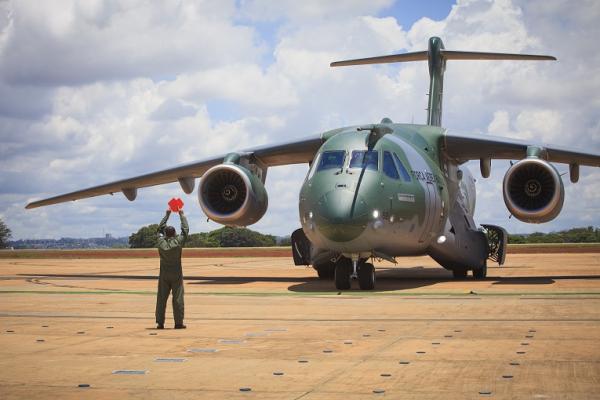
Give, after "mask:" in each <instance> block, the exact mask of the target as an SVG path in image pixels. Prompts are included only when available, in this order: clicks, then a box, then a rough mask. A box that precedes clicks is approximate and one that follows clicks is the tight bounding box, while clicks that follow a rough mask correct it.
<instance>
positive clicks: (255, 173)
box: [26, 37, 600, 290]
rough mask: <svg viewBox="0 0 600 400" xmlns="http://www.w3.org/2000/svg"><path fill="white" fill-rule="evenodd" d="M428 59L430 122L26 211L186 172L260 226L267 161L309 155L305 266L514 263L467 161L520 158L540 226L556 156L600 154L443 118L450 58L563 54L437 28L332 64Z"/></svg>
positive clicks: (359, 130)
mask: <svg viewBox="0 0 600 400" xmlns="http://www.w3.org/2000/svg"><path fill="white" fill-rule="evenodd" d="M425 60H427V61H428V64H429V76H430V85H429V104H428V108H427V124H426V125H416V124H396V123H393V122H392V121H391V120H390V119H389V118H383V119H382V120H381V122H380V123H375V124H367V125H359V126H349V127H344V128H338V129H334V130H331V131H328V132H324V133H321V134H319V135H316V136H313V137H308V138H305V139H302V140H295V141H289V142H286V143H281V144H276V145H271V146H263V147H258V148H254V149H250V150H244V151H236V152H232V153H229V154H227V155H220V156H218V157H214V158H209V159H205V160H201V161H198V162H194V163H190V164H186V165H181V166H178V167H174V168H171V169H167V170H163V171H158V172H153V173H149V174H146V175H142V176H137V177H133V178H129V179H123V180H120V181H116V182H112V183H108V184H104V185H100V186H95V187H91V188H88V189H83V190H79V191H76V192H72V193H67V194H63V195H60V196H56V197H51V198H48V199H45V200H40V201H35V202H32V203H30V204H28V205H27V207H26V208H35V207H40V206H46V205H49V204H55V203H61V202H66V201H69V200H78V199H83V198H88V197H93V196H99V195H103V194H113V193H116V192H122V193H123V194H124V195H125V197H126V198H127V199H128V200H131V201H133V200H135V198H136V196H137V190H138V189H139V188H143V187H147V186H154V185H159V184H164V183H169V182H176V181H178V182H179V183H180V185H181V188H182V189H183V191H184V192H185V193H188V194H190V193H192V192H193V190H194V186H195V180H196V178H201V179H200V181H199V184H198V200H199V202H200V206H201V208H202V210H203V211H204V212H205V213H206V215H207V216H208V218H210V219H211V220H213V221H215V222H218V223H220V224H224V225H233V226H247V225H251V224H254V223H255V222H257V221H258V220H260V219H261V217H262V216H263V215H264V214H265V211H266V210H267V204H268V200H267V193H266V191H265V187H264V182H265V178H266V175H267V169H268V168H269V167H275V166H279V165H287V164H299V163H308V164H309V165H310V168H309V171H308V174H307V176H306V179H305V180H304V183H303V184H302V188H301V191H300V199H299V211H300V223H301V225H302V228H301V229H298V230H296V231H295V232H294V233H293V234H292V249H293V250H292V252H293V257H294V262H295V264H296V265H312V266H313V267H314V269H315V270H316V271H317V273H318V275H319V277H320V278H322V279H334V281H335V286H336V288H337V289H340V290H344V289H350V287H351V283H352V280H353V279H358V285H359V287H360V288H361V289H373V288H374V287H375V269H374V267H373V265H372V264H371V263H370V262H368V261H369V260H371V259H385V260H389V261H395V258H396V257H400V256H414V255H423V254H428V255H429V256H431V257H432V258H433V259H434V260H435V261H437V262H438V263H439V264H441V265H442V266H443V267H444V268H446V269H449V270H451V271H452V272H453V275H454V277H456V278H458V279H461V278H465V277H466V275H467V273H468V271H472V274H473V277H474V278H475V279H483V278H485V277H486V274H487V260H488V259H491V260H493V261H495V262H498V263H499V264H502V263H503V262H504V258H505V253H506V241H507V234H506V232H505V231H504V229H502V228H500V227H497V226H492V225H482V226H481V227H479V228H478V227H477V225H476V224H475V222H474V221H473V213H474V210H475V180H474V179H473V176H472V175H471V173H470V172H469V170H468V169H467V168H465V167H464V166H463V164H464V163H465V162H467V161H469V160H479V165H480V170H481V175H482V176H483V177H484V178H487V177H488V176H489V175H490V168H491V160H492V159H507V160H519V161H517V162H516V163H514V164H512V166H511V167H510V168H509V169H508V171H507V172H506V175H505V176H504V181H503V184H502V191H503V195H504V202H505V204H506V207H507V208H508V210H509V212H510V213H511V214H512V215H513V216H515V218H518V219H519V220H521V221H524V222H528V223H541V222H546V221H550V220H552V219H554V218H555V217H556V216H557V215H558V214H559V213H560V211H561V209H562V206H563V200H564V187H563V183H562V180H561V175H560V174H559V173H558V172H557V170H556V168H555V167H554V166H553V165H552V164H550V163H551V162H555V163H564V164H568V165H569V172H570V180H571V182H577V181H578V179H579V166H580V165H587V166H594V167H599V166H600V155H598V154H590V153H585V152H582V151H578V150H572V149H566V148H560V147H557V146H548V145H542V144H536V143H529V142H526V141H520V140H514V139H508V138H504V137H494V136H489V135H467V134H462V133H457V132H454V131H452V130H447V129H444V128H442V127H441V120H442V93H443V91H442V87H443V77H444V71H445V67H446V62H447V61H448V60H556V59H555V58H554V57H550V56H540V55H524V54H504V53H482V52H466V51H450V50H446V49H445V48H444V45H443V43H442V40H441V39H440V38H438V37H432V38H430V39H429V45H428V49H427V50H426V51H420V52H413V53H404V54H397V55H389V56H381V57H372V58H363V59H355V60H347V61H338V62H334V63H332V64H331V66H332V67H337V66H347V65H359V64H377V63H394V62H405V61H425Z"/></svg>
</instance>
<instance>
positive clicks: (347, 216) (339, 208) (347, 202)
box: [315, 189, 367, 242]
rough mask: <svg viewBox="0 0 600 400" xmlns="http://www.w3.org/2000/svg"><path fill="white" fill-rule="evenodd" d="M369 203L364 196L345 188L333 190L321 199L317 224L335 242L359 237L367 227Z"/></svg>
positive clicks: (321, 231) (324, 234)
mask: <svg viewBox="0 0 600 400" xmlns="http://www.w3.org/2000/svg"><path fill="white" fill-rule="evenodd" d="M366 216H367V205H366V203H365V201H364V199H363V198H362V196H359V195H357V196H356V200H355V195H354V193H353V192H351V191H349V190H345V189H338V190H332V191H330V192H328V193H326V194H325V195H323V196H322V197H321V198H320V199H319V203H318V208H317V213H316V216H315V217H316V218H315V219H316V221H315V222H316V225H317V229H318V230H319V232H320V233H321V234H322V235H323V236H325V237H326V238H327V239H329V240H332V241H334V242H347V241H350V240H352V239H355V238H357V237H358V236H359V235H360V234H361V233H362V232H363V231H364V230H365V228H366V221H365V219H366Z"/></svg>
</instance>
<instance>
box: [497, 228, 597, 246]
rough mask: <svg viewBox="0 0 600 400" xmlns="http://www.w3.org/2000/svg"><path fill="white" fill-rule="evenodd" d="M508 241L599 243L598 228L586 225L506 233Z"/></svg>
mask: <svg viewBox="0 0 600 400" xmlns="http://www.w3.org/2000/svg"><path fill="white" fill-rule="evenodd" d="M508 243H513V244H521V243H523V244H525V243H600V229H599V228H594V227H593V226H588V227H586V228H572V229H567V230H564V231H559V232H550V233H542V232H535V233H532V234H529V235H508Z"/></svg>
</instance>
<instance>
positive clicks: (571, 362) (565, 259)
mask: <svg viewBox="0 0 600 400" xmlns="http://www.w3.org/2000/svg"><path fill="white" fill-rule="evenodd" d="M399 261H400V266H398V267H395V268H392V265H390V264H388V263H385V262H384V263H380V264H378V265H377V279H378V282H377V290H376V291H369V292H365V291H360V290H358V289H357V284H356V282H355V283H354V286H353V290H351V291H347V292H338V291H337V290H335V289H334V287H333V282H331V281H319V280H318V279H317V278H316V273H315V272H314V271H313V270H312V269H311V268H304V267H295V266H293V265H292V261H291V259H287V258H282V257H274V258H243V257H238V258H211V259H202V258H187V259H184V262H183V263H184V271H185V274H186V280H185V291H186V297H185V302H186V324H187V326H188V329H186V330H174V329H171V328H172V326H173V325H172V324H173V322H172V313H171V308H170V305H169V307H168V308H167V315H168V317H169V319H168V322H167V328H168V329H165V330H156V329H154V327H155V324H154V306H155V296H156V284H157V283H156V275H157V274H158V259H157V258H156V259H135V258H132V259H82V260H76V259H69V260H62V259H0V304H1V305H0V398H2V399H16V398H20V399H25V398H26V399H41V398H44V399H45V398H57V399H87V398H90V399H92V398H93V399H105V398H106V399H109V398H110V399H115V398H139V399H164V398H169V399H188V398H189V399H192V398H194V399H198V398H202V399H238V398H239V399H250V398H255V399H306V400H308V399H344V400H351V399H371V398H380V397H385V398H394V399H396V398H397V399H480V398H496V399H508V398H510V399H594V398H600V254H598V253H581V254H511V255H509V257H508V260H507V264H506V265H505V266H504V267H501V268H498V267H495V268H493V267H491V268H489V271H488V275H489V277H488V278H487V279H486V280H483V281H474V280H472V279H467V280H464V281H454V280H452V279H451V274H450V273H449V272H448V271H445V270H444V269H442V268H441V267H437V266H436V264H435V262H433V261H432V260H431V259H429V258H427V257H414V258H404V259H399ZM80 385H81V386H80Z"/></svg>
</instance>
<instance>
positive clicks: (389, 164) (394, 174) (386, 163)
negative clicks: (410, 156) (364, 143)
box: [383, 151, 400, 179]
mask: <svg viewBox="0 0 600 400" xmlns="http://www.w3.org/2000/svg"><path fill="white" fill-rule="evenodd" d="M383 173H384V174H385V175H386V176H388V177H389V178H392V179H400V175H398V170H397V169H396V165H394V159H393V158H392V154H391V153H390V152H389V151H384V152H383Z"/></svg>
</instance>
